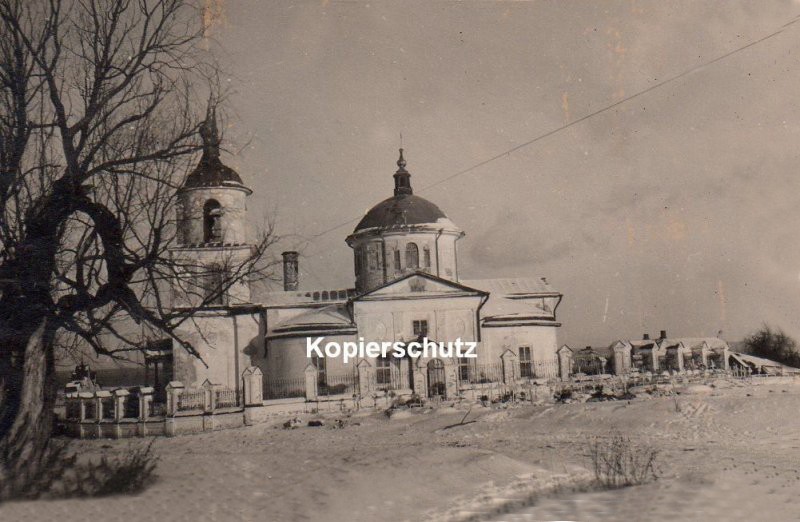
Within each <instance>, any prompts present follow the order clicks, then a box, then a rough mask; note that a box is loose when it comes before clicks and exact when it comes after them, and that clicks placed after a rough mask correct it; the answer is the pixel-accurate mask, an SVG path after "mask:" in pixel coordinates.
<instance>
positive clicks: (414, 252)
mask: <svg viewBox="0 0 800 522" xmlns="http://www.w3.org/2000/svg"><path fill="white" fill-rule="evenodd" d="M406 268H410V269H416V268H419V248H418V247H417V245H416V244H415V243H409V244H407V245H406Z"/></svg>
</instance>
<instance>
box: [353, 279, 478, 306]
mask: <svg viewBox="0 0 800 522" xmlns="http://www.w3.org/2000/svg"><path fill="white" fill-rule="evenodd" d="M483 295H487V294H486V292H483V291H482V290H477V289H475V288H470V287H468V286H464V285H461V284H458V283H455V282H453V281H448V280H446V279H442V278H439V277H436V276H432V275H430V274H424V273H414V274H410V275H408V276H405V277H401V278H400V279H396V280H395V281H391V282H389V283H387V284H385V285H383V286H381V287H379V288H376V289H374V290H372V291H370V292H367V293H366V294H363V295H361V296H359V297H356V298H355V300H382V299H398V298H430V297H463V296H483Z"/></svg>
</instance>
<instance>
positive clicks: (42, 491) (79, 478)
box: [0, 441, 158, 500]
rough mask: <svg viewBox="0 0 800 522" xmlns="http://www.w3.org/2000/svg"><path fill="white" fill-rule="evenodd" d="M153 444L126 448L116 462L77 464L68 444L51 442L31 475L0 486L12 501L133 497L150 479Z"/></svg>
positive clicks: (155, 462) (75, 454) (79, 462)
mask: <svg viewBox="0 0 800 522" xmlns="http://www.w3.org/2000/svg"><path fill="white" fill-rule="evenodd" d="M153 442H154V441H150V443H149V444H147V445H146V446H144V447H142V448H136V447H134V446H130V447H128V449H127V451H126V452H125V453H124V454H123V455H121V456H119V457H116V458H111V459H109V458H108V457H106V456H105V455H104V456H102V457H101V458H100V460H99V461H97V462H93V461H84V462H81V461H80V460H78V454H77V453H74V452H73V453H70V452H68V451H67V450H68V446H69V443H64V442H61V441H51V444H50V447H49V448H48V450H47V452H46V453H45V457H44V462H43V463H42V465H41V466H36V467H35V468H34V469H35V470H36V471H35V473H31V474H28V475H25V476H21V477H15V480H13V481H8V482H7V483H6V484H2V485H0V486H3V489H5V491H6V494H5V495H4V497H5V498H6V499H8V500H12V499H17V500H19V499H29V500H32V499H37V498H76V497H77V498H81V497H102V496H109V495H124V494H136V493H140V492H141V491H143V490H144V489H145V488H146V487H147V486H148V484H149V483H150V482H152V480H153V479H154V476H155V475H154V474H155V469H156V465H157V461H158V458H157V457H156V456H154V455H153V453H152V446H153Z"/></svg>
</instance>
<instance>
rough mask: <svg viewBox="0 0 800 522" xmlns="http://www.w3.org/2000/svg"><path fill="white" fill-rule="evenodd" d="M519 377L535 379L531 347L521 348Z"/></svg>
mask: <svg viewBox="0 0 800 522" xmlns="http://www.w3.org/2000/svg"><path fill="white" fill-rule="evenodd" d="M519 376H520V377H527V378H531V377H533V367H532V361H531V347H530V346H520V347H519Z"/></svg>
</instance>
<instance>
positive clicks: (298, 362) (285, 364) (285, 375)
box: [261, 335, 357, 379]
mask: <svg viewBox="0 0 800 522" xmlns="http://www.w3.org/2000/svg"><path fill="white" fill-rule="evenodd" d="M322 337H323V340H322V341H321V342H320V347H322V348H324V346H325V344H326V343H328V342H336V343H339V344H341V343H344V342H346V341H347V342H352V341H356V340H357V339H356V336H354V335H330V336H322ZM306 339H307V338H306V337H282V338H276V339H269V340H268V341H267V358H266V365H265V368H264V367H262V368H261V371H262V372H263V373H264V376H265V378H269V379H302V378H303V377H304V375H305V374H304V372H305V369H306V367H307V366H308V365H309V364H311V359H309V358H308V357H307V356H306V355H307V354H306ZM315 339H316V337H313V338H311V340H312V341H313V340H315ZM355 364H356V361H348V362H347V364H345V363H344V360H343V358H342V357H337V358H326V360H325V365H326V371H327V372H328V373H329V374H331V375H339V374H343V373H348V372H353V371H355Z"/></svg>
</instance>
